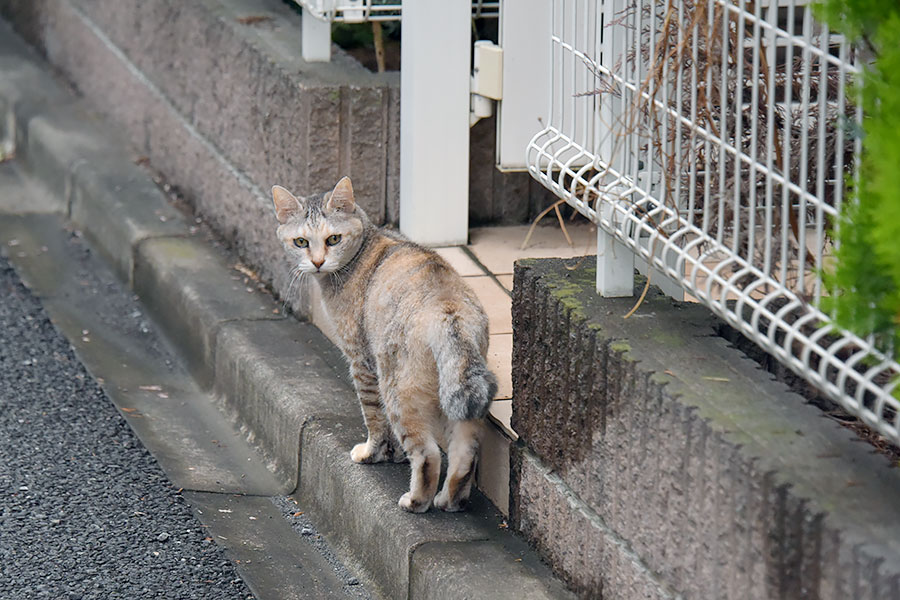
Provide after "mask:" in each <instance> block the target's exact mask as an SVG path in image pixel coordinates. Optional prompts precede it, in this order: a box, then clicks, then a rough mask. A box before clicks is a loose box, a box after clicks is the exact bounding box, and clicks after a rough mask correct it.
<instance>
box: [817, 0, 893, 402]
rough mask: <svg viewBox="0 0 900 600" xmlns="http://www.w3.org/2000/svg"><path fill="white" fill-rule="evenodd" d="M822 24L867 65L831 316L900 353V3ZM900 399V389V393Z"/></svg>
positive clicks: (858, 6)
mask: <svg viewBox="0 0 900 600" xmlns="http://www.w3.org/2000/svg"><path fill="white" fill-rule="evenodd" d="M816 14H817V16H818V17H819V19H820V20H823V21H824V22H826V23H828V25H829V26H830V27H831V28H832V29H833V30H835V31H838V32H840V33H843V34H844V35H845V36H847V37H848V38H849V40H850V41H851V42H853V43H854V44H855V45H856V47H857V48H859V49H860V51H861V55H862V56H864V57H866V59H867V60H866V62H867V66H866V68H865V69H864V72H863V73H862V75H861V76H860V77H858V79H857V81H856V82H855V88H856V92H857V93H858V94H859V98H860V101H859V107H860V108H861V109H862V111H863V122H862V129H863V138H862V156H861V163H860V171H859V177H858V181H848V188H849V190H848V192H849V193H848V196H847V201H846V202H845V203H844V205H843V208H842V215H841V223H840V227H839V228H838V233H837V235H836V237H837V239H838V240H840V248H839V250H838V251H837V252H836V257H837V264H836V268H835V270H834V271H833V272H829V273H825V274H824V277H825V281H826V283H827V284H828V285H829V288H830V289H832V290H834V292H833V293H834V295H833V296H831V297H829V298H826V299H825V300H824V301H823V309H824V310H826V311H827V312H829V313H830V314H832V315H834V318H835V320H836V322H837V323H838V324H839V325H841V326H843V327H845V328H847V329H850V330H851V331H854V332H856V333H857V334H859V335H861V336H867V335H870V334H871V335H874V336H875V337H876V340H877V344H878V346H879V348H880V349H881V350H883V351H885V352H889V353H892V354H893V356H894V357H895V358H897V356H898V350H900V0H825V2H823V3H821V4H819V5H818V6H816ZM898 393H900V389H898Z"/></svg>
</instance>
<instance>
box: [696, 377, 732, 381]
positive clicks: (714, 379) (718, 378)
mask: <svg viewBox="0 0 900 600" xmlns="http://www.w3.org/2000/svg"><path fill="white" fill-rule="evenodd" d="M701 379H705V380H707V381H731V380H730V379H728V378H727V377H701Z"/></svg>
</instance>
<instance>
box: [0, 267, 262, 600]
mask: <svg viewBox="0 0 900 600" xmlns="http://www.w3.org/2000/svg"><path fill="white" fill-rule="evenodd" d="M128 316H129V317H130V316H131V315H128ZM134 320H135V321H139V319H138V318H135V319H134ZM0 456H2V457H3V458H2V460H0V498H2V500H0V562H2V565H3V568H2V569H0V598H4V599H9V600H15V599H19V598H22V599H24V598H28V599H31V598H53V599H59V598H61V599H69V600H75V599H78V598H81V599H84V600H87V599H90V598H98V599H99V598H104V599H105V598H178V599H182V598H183V599H191V598H211V597H214V598H223V599H228V598H235V599H237V598H242V599H243V598H252V597H253V596H252V594H251V593H250V592H249V590H248V589H247V587H246V585H245V584H244V582H243V581H242V580H241V579H240V577H239V576H238V574H237V572H236V571H235V568H234V565H233V564H232V563H231V562H230V561H229V560H228V558H227V557H226V556H225V554H224V552H223V550H222V549H221V548H219V547H218V546H216V544H215V543H214V542H213V541H212V540H211V539H210V538H209V537H208V536H207V535H206V533H205V531H204V529H203V526H202V525H201V524H200V522H199V521H197V519H196V518H195V517H194V516H193V514H192V512H191V510H190V508H189V507H188V505H187V504H186V502H185V500H184V498H183V497H182V496H181V495H180V494H179V491H178V490H176V489H173V487H172V485H171V484H170V482H169V481H168V480H167V479H166V476H165V474H164V473H163V472H162V470H161V469H160V467H159V466H158V464H157V463H156V461H155V460H154V459H153V457H152V456H151V455H150V454H149V452H147V450H146V449H144V447H143V446H142V445H141V444H140V442H139V441H138V440H137V438H136V437H135V435H134V434H133V432H132V431H131V429H130V428H129V426H128V424H127V423H126V422H125V421H124V419H123V418H122V417H121V416H120V415H119V413H118V412H117V411H116V410H115V408H114V407H113V405H112V403H111V402H110V401H109V399H108V398H107V397H106V395H105V394H104V393H103V391H102V389H101V388H100V387H99V385H98V384H97V383H96V382H95V381H94V380H93V379H92V378H91V376H90V375H89V374H88V373H87V372H86V371H85V369H84V367H83V366H82V365H81V363H80V362H79V361H78V359H77V357H76V356H75V354H74V353H73V351H72V349H71V347H70V346H69V344H68V342H67V341H66V340H65V339H64V338H63V337H62V336H60V335H59V333H58V332H57V331H56V330H55V328H54V327H53V325H52V324H51V323H50V321H49V319H48V318H47V315H46V314H45V313H44V311H43V309H42V308H41V305H40V303H39V302H38V301H37V300H36V299H35V298H33V297H32V296H31V294H30V293H29V292H28V290H26V289H25V288H24V287H23V286H22V284H21V282H20V281H19V278H18V277H17V276H16V274H15V272H14V271H13V270H12V268H11V267H10V266H9V263H8V262H7V261H6V260H5V259H3V258H0Z"/></svg>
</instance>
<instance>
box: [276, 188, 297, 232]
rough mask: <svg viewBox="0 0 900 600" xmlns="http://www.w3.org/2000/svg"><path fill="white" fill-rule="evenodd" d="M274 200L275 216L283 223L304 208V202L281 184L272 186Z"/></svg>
mask: <svg viewBox="0 0 900 600" xmlns="http://www.w3.org/2000/svg"><path fill="white" fill-rule="evenodd" d="M272 201H273V202H274V203H275V218H276V219H278V222H279V223H281V224H282V225H283V224H284V223H287V220H288V219H289V218H290V217H291V215H295V214H297V213H299V212H301V211H302V210H303V203H302V202H300V201H299V200H297V198H296V197H295V196H294V195H293V194H292V193H290V192H289V191H287V190H286V189H284V188H283V187H281V186H280V185H273V186H272Z"/></svg>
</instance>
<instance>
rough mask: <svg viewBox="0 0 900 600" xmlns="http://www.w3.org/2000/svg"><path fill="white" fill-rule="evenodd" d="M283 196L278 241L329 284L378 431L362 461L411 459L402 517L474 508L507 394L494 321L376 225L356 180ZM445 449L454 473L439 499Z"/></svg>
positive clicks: (326, 292) (332, 312)
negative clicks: (488, 439)
mask: <svg viewBox="0 0 900 600" xmlns="http://www.w3.org/2000/svg"><path fill="white" fill-rule="evenodd" d="M272 196H273V199H274V202H275V214H276V217H277V219H278V222H279V223H280V225H279V227H278V237H279V239H280V240H281V241H282V242H283V244H284V247H285V249H286V250H287V253H288V256H289V257H290V260H291V261H292V262H293V263H294V265H295V269H296V271H297V272H298V273H306V274H311V275H312V276H313V278H314V279H315V280H316V282H317V283H318V285H319V286H320V288H321V290H322V302H323V305H324V308H325V312H326V314H327V315H328V316H329V317H330V319H331V320H332V322H333V323H334V326H335V329H336V331H337V335H338V343H339V345H340V347H341V350H343V352H344V355H345V356H346V358H347V360H348V362H349V363H350V372H351V374H352V376H353V381H354V383H355V385H356V392H357V395H358V396H359V401H360V404H361V405H362V412H363V417H364V418H365V422H366V428H367V429H368V439H367V440H366V441H365V442H363V443H361V444H357V445H356V447H354V448H353V450H352V451H351V452H350V457H351V459H352V460H353V461H354V462H358V463H376V462H382V461H388V460H397V459H399V460H403V458H404V454H405V457H406V458H408V459H409V462H410V467H411V470H412V474H411V478H410V479H411V481H410V489H409V491H408V492H406V493H405V494H403V496H402V497H401V498H400V501H399V504H400V507H401V508H403V509H405V510H408V511H411V512H425V511H427V510H428V509H429V508H430V507H431V505H432V503H433V504H434V505H435V506H436V507H438V508H441V509H443V510H447V511H458V510H462V509H464V508H465V506H466V503H467V501H468V498H469V492H470V490H471V487H472V477H473V475H474V469H475V463H476V459H477V455H478V446H479V440H480V435H481V430H482V427H483V421H484V416H485V414H486V413H487V410H488V406H489V405H490V403H491V400H492V398H493V397H494V394H495V393H496V391H497V381H496V379H495V377H494V375H493V374H492V373H491V372H490V371H488V369H487V365H486V364H485V360H484V357H485V353H486V352H487V347H488V323H487V317H486V316H485V313H484V309H482V307H481V304H480V303H479V302H478V299H477V298H476V297H475V294H474V293H473V292H472V290H471V289H470V288H469V287H468V285H466V284H465V283H464V282H463V280H462V278H461V277H460V276H459V275H458V274H457V273H456V272H455V271H454V270H453V269H452V268H451V267H450V266H449V265H448V264H447V263H446V262H445V261H444V260H443V259H442V258H441V257H440V256H438V255H437V254H436V253H434V252H432V251H430V250H427V249H425V248H422V247H420V246H417V245H416V244H414V243H412V242H410V241H408V240H406V239H404V238H403V237H402V236H400V235H399V234H397V233H393V232H389V231H385V230H379V229H378V228H377V227H375V226H374V225H372V223H371V222H370V221H369V219H368V218H367V217H366V215H365V213H364V212H363V211H362V209H361V208H360V207H359V206H358V205H357V204H356V202H355V201H354V198H353V187H352V185H351V183H350V180H349V179H348V178H346V177H345V178H343V179H341V181H339V182H338V184H337V185H336V186H335V188H334V190H332V191H331V192H329V193H326V194H322V195H319V196H313V197H309V198H302V199H301V198H296V197H295V196H293V195H292V194H291V193H290V192H288V191H287V190H286V189H284V188H282V187H279V186H275V187H274V188H272ZM398 441H399V445H400V447H401V448H402V450H403V453H401V452H400V450H399V448H397V447H396V442H398ZM441 449H444V450H445V451H446V453H447V462H448V468H447V476H446V477H445V480H444V485H443V488H442V489H441V491H440V493H437V489H438V479H439V477H440V472H441ZM435 494H437V495H436V496H435Z"/></svg>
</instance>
